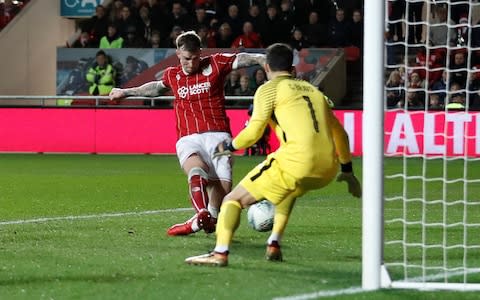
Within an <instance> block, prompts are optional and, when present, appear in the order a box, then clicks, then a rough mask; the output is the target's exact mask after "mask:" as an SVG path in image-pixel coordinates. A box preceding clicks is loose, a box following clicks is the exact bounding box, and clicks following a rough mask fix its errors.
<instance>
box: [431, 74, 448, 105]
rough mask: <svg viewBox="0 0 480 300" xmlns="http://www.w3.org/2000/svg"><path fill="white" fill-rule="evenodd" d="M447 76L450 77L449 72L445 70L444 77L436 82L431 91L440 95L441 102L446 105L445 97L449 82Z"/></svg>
mask: <svg viewBox="0 0 480 300" xmlns="http://www.w3.org/2000/svg"><path fill="white" fill-rule="evenodd" d="M447 76H448V72H447V70H443V72H442V77H440V78H439V79H437V80H436V81H434V82H433V84H432V85H431V87H432V88H431V90H432V91H433V92H435V93H436V94H437V95H438V97H439V101H440V103H442V104H443V103H445V96H446V92H447V80H448V78H447Z"/></svg>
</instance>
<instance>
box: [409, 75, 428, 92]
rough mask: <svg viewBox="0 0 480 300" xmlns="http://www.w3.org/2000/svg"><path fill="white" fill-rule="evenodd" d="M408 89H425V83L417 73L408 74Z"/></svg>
mask: <svg viewBox="0 0 480 300" xmlns="http://www.w3.org/2000/svg"><path fill="white" fill-rule="evenodd" d="M408 87H409V88H411V89H423V88H425V81H424V80H423V79H422V78H421V77H420V74H419V73H418V72H416V71H414V72H412V73H411V74H410V81H409V82H408Z"/></svg>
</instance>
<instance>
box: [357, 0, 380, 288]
mask: <svg viewBox="0 0 480 300" xmlns="http://www.w3.org/2000/svg"><path fill="white" fill-rule="evenodd" d="M364 3H365V8H364V28H365V29H364V32H365V34H364V53H365V54H364V61H363V64H364V68H363V78H364V80H363V82H364V83H363V84H364V88H363V99H364V100H363V101H364V105H363V120H362V124H363V125H362V126H363V142H362V144H363V156H362V160H363V162H362V163H363V174H362V178H363V205H362V215H363V217H362V288H363V289H365V290H375V289H378V288H379V287H380V264H381V257H382V228H383V226H382V222H383V218H382V211H383V209H382V202H383V186H382V184H379V183H381V182H383V159H382V157H383V134H384V131H383V106H384V104H383V103H384V95H383V84H381V83H383V81H384V66H383V57H384V43H383V35H384V28H385V23H384V17H383V16H384V12H385V3H384V1H383V0H381V1H365V2H364Z"/></svg>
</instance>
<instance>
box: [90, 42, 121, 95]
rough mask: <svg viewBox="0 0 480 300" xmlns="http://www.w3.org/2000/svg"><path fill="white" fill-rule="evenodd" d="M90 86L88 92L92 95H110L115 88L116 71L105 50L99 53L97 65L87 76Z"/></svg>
mask: <svg viewBox="0 0 480 300" xmlns="http://www.w3.org/2000/svg"><path fill="white" fill-rule="evenodd" d="M86 79H87V82H88V83H89V84H90V87H89V88H88V92H89V93H90V95H101V96H103V95H108V94H109V93H110V91H111V90H112V89H113V87H114V86H115V82H114V79H115V69H114V68H113V66H112V65H111V64H110V63H109V62H108V57H107V55H106V54H105V52H104V51H103V50H100V51H98V52H97V54H96V56H95V63H94V64H93V66H92V67H90V69H88V73H87V75H86Z"/></svg>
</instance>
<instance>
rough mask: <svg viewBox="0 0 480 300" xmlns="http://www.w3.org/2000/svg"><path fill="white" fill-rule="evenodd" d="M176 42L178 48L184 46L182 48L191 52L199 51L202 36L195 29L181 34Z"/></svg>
mask: <svg viewBox="0 0 480 300" xmlns="http://www.w3.org/2000/svg"><path fill="white" fill-rule="evenodd" d="M175 44H176V45H177V49H180V48H182V50H185V51H189V52H195V51H198V50H200V48H201V47H202V46H201V40H200V37H199V36H198V34H197V33H196V32H195V31H193V30H190V31H185V32H184V33H182V34H180V35H179V36H178V37H177V39H176V40H175Z"/></svg>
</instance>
